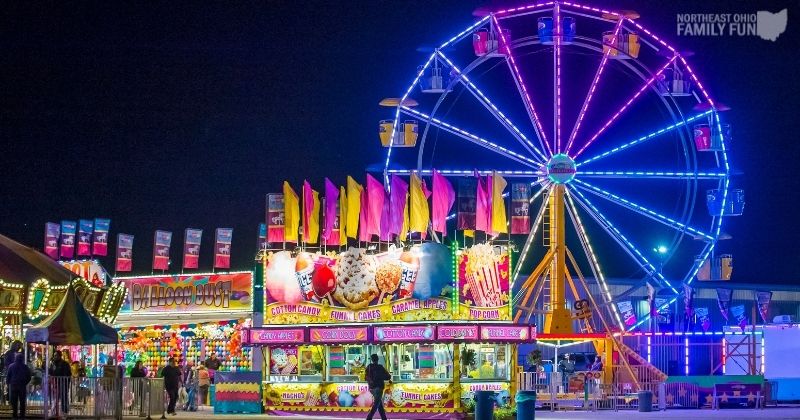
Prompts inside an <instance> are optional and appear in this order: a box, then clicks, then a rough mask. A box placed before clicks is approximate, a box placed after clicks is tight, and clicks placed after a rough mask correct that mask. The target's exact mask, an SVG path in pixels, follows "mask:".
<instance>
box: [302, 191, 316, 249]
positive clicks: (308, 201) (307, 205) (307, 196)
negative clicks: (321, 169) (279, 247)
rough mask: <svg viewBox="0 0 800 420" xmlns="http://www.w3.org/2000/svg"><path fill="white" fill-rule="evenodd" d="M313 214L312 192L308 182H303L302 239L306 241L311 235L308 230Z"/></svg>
mask: <svg viewBox="0 0 800 420" xmlns="http://www.w3.org/2000/svg"><path fill="white" fill-rule="evenodd" d="M313 213H314V192H313V190H312V189H311V184H309V183H308V181H305V180H304V181H303V238H304V240H308V237H309V236H310V235H311V234H310V233H309V228H310V227H311V215H312V214H313Z"/></svg>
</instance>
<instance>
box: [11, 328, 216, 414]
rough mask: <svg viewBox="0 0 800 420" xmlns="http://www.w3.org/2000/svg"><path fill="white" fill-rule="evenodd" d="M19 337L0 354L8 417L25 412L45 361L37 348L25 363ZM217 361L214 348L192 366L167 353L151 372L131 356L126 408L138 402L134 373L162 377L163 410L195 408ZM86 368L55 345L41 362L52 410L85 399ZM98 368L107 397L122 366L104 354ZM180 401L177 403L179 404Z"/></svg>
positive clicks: (122, 372)
mask: <svg viewBox="0 0 800 420" xmlns="http://www.w3.org/2000/svg"><path fill="white" fill-rule="evenodd" d="M24 347H25V346H24V344H23V343H22V342H21V341H14V342H13V343H12V344H11V346H10V347H9V349H8V350H7V351H6V352H5V353H4V354H3V357H2V358H0V372H2V373H3V375H4V377H5V385H6V392H5V393H3V394H2V395H0V398H4V399H6V400H7V401H9V403H10V405H11V409H12V418H14V419H18V418H25V416H26V411H27V400H28V397H29V393H30V391H31V385H32V386H33V387H39V386H41V384H42V379H43V377H44V369H45V366H44V365H45V363H44V361H43V360H42V357H41V354H36V356H34V359H33V361H32V362H31V363H30V364H29V363H28V361H26V357H25V354H26V353H25V351H24V350H25V348H24ZM221 366H222V361H221V360H220V359H219V358H218V357H217V355H216V354H213V353H212V354H210V355H209V357H208V358H207V359H206V360H204V361H203V362H201V363H199V364H198V365H197V366H194V365H193V364H192V363H191V362H189V363H185V364H183V365H179V363H178V361H177V359H175V358H170V359H169V360H168V362H167V364H166V365H165V366H164V367H162V368H159V369H158V371H157V372H153V373H152V374H151V373H150V372H148V371H147V368H145V367H144V365H143V363H142V362H141V361H137V362H135V364H134V366H133V367H131V369H130V374H129V377H130V378H133V381H131V382H130V386H129V388H130V389H131V390H132V393H133V402H132V403H131V407H130V408H131V409H135V408H138V407H140V406H141V404H143V403H144V401H143V398H144V393H143V390H144V386H143V382H140V381H137V380H136V379H137V378H141V379H144V378H148V377H159V378H163V380H164V389H165V391H166V394H167V399H168V405H167V413H168V414H170V415H173V416H175V415H177V413H176V408H178V407H180V408H182V409H183V410H184V411H195V410H197V406H198V404H200V405H207V404H208V403H209V399H208V395H209V389H210V388H211V384H213V383H214V376H215V373H216V371H217V370H219V368H220V367H221ZM88 373H89V370H88V369H87V366H86V364H85V362H84V361H71V360H70V354H69V351H68V350H64V351H63V352H61V351H55V352H53V356H52V358H51V360H50V365H49V366H48V367H47V374H48V375H49V377H50V378H51V379H50V383H51V386H50V402H51V408H52V410H53V411H54V412H55V413H56V414H62V415H66V414H67V413H69V409H70V404H84V405H85V404H86V403H87V399H88V397H89V395H90V390H89V387H88V386H87V384H86V381H85V380H84V379H85V378H87V376H89V375H87V374H88ZM96 373H97V374H98V375H97V376H98V377H97V379H96V380H97V381H98V385H99V386H98V389H99V390H101V391H99V392H102V393H103V394H104V395H105V396H106V397H108V398H111V399H112V400H113V398H114V397H113V396H111V393H112V392H113V391H115V390H118V389H119V387H118V386H117V385H115V384H116V382H115V381H116V380H117V379H118V378H123V377H125V367H124V366H123V365H121V364H116V361H115V358H114V357H108V358H107V362H106V364H105V365H103V366H102V369H100V370H98V371H96ZM179 404H180V406H179Z"/></svg>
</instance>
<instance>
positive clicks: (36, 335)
mask: <svg viewBox="0 0 800 420" xmlns="http://www.w3.org/2000/svg"><path fill="white" fill-rule="evenodd" d="M25 339H26V341H27V342H29V343H37V344H53V345H91V344H117V343H118V342H119V336H118V335H117V330H115V329H114V328H113V327H111V326H109V325H107V324H104V323H103V322H101V321H100V320H99V319H97V318H95V317H94V316H92V314H90V313H89V311H87V310H86V308H85V307H84V306H83V303H81V301H80V299H78V295H77V294H76V293H75V289H74V287H73V286H70V287H69V288H68V289H67V293H66V295H65V296H64V300H62V301H61V305H59V306H58V309H56V311H55V312H54V313H53V314H52V315H50V316H49V317H47V318H45V319H44V320H43V321H42V322H40V323H39V324H38V325H36V326H35V327H33V328H29V329H28V331H27V332H26V333H25Z"/></svg>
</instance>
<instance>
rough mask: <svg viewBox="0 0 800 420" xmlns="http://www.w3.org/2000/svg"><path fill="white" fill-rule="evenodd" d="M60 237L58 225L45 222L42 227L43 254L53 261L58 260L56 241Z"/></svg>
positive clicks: (59, 226)
mask: <svg viewBox="0 0 800 420" xmlns="http://www.w3.org/2000/svg"><path fill="white" fill-rule="evenodd" d="M60 237H61V225H60V224H58V223H53V222H47V223H46V224H45V225H44V253H45V254H47V256H48V257H50V258H52V259H54V260H57V259H58V239H59V238H60Z"/></svg>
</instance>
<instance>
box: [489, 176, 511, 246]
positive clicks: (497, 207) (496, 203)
mask: <svg viewBox="0 0 800 420" xmlns="http://www.w3.org/2000/svg"><path fill="white" fill-rule="evenodd" d="M506 185H508V184H507V183H506V180H505V179H503V177H502V176H500V175H498V174H497V173H492V233H494V234H495V235H496V234H498V233H508V222H507V221H506V201H505V199H503V190H504V189H506Z"/></svg>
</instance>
